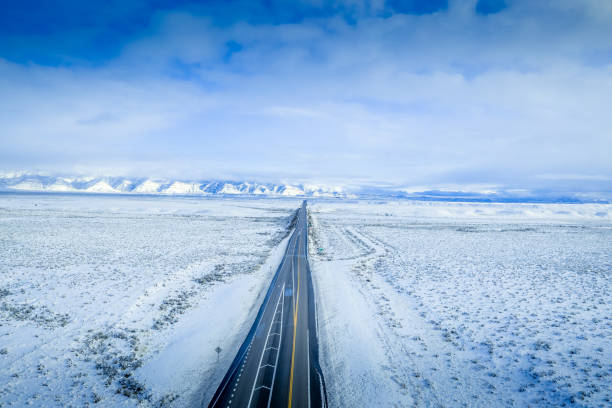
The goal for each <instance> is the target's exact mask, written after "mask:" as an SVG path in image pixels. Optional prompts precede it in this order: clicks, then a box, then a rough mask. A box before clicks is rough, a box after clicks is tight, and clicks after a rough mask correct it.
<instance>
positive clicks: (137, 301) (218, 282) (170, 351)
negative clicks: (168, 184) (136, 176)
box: [0, 194, 299, 407]
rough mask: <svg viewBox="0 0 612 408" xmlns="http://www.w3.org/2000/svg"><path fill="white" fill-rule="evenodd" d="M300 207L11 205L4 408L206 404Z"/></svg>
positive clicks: (1, 226) (233, 203) (1, 343)
mask: <svg viewBox="0 0 612 408" xmlns="http://www.w3.org/2000/svg"><path fill="white" fill-rule="evenodd" d="M298 206H299V201H295V200H294V201H289V200H278V199H277V200H264V199H262V200H248V199H231V200H230V199H225V200H224V199H202V198H197V199H195V198H169V197H165V198H164V197H149V198H146V197H110V196H96V197H93V196H78V195H74V196H70V195H34V194H29V195H28V194H26V195H18V194H17V195H12V194H1V195H0V406H15V407H21V406H26V405H31V406H45V407H67V406H75V407H81V406H90V405H91V406H94V404H98V406H125V407H130V406H159V407H161V406H188V405H191V404H193V403H194V402H198V401H202V400H206V399H207V398H209V396H210V395H211V394H210V393H211V392H214V389H215V387H216V385H217V383H218V381H219V379H220V378H221V377H222V376H223V374H224V371H225V367H227V366H228V365H229V362H230V361H231V360H232V359H233V357H234V354H235V352H236V350H237V348H238V347H239V343H240V341H242V339H243V338H244V334H245V333H246V331H247V330H248V328H249V326H250V322H251V320H252V317H253V316H254V313H255V312H256V308H255V307H254V305H255V304H256V303H258V302H257V299H258V297H260V296H261V295H262V294H263V292H264V290H265V289H266V288H267V285H268V283H269V278H270V276H271V272H272V271H273V269H274V268H275V266H276V264H277V263H278V261H279V260H280V257H281V256H282V252H283V249H284V245H285V244H286V239H284V237H285V235H286V232H287V230H286V227H287V225H288V222H289V220H290V218H291V217H292V216H293V212H294V211H295V209H296V208H297V207H298ZM216 347H221V349H222V351H221V353H220V354H219V356H217V353H216V352H215V348H216ZM218 358H219V359H220V360H219V361H220V362H217V359H218Z"/></svg>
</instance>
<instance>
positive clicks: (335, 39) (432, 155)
mask: <svg viewBox="0 0 612 408" xmlns="http://www.w3.org/2000/svg"><path fill="white" fill-rule="evenodd" d="M610 95H612V3H610V2H606V1H599V0H541V1H529V0H479V1H471V0H465V1H458V0H448V1H446V0H430V1H418V0H407V1H401V0H388V1H372V2H362V1H357V0H346V1H316V0H313V1H273V0H268V1H260V2H258V1H255V0H250V1H247V0H245V1H243V0H237V1H206V2H193V1H165V0H157V1H149V2H147V1H108V2H103V4H102V2H83V1H66V0H65V1H27V0H26V1H19V2H17V1H15V2H13V1H10V2H7V1H5V2H3V7H2V12H0V105H1V106H0V107H1V108H2V109H0V143H1V144H2V146H3V148H2V149H1V150H0V168H1V169H2V170H20V169H25V170H35V171H44V172H51V173H53V172H58V173H79V174H106V175H135V176H157V177H182V178H186V179H189V178H236V179H243V178H248V179H257V180H263V181H275V182H276V181H309V182H325V183H341V184H393V185H398V186H408V187H418V186H427V187H429V186H438V187H449V188H450V187H457V186H471V187H472V188H475V189H479V188H480V189H489V188H491V189H500V188H504V189H520V188H526V189H535V188H542V189H557V190H563V191H611V190H612V187H611V185H612V160H610V153H611V152H612V115H610V113H609V111H610V106H612V103H611V102H612V97H611V96H610Z"/></svg>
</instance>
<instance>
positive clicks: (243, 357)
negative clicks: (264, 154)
mask: <svg viewBox="0 0 612 408" xmlns="http://www.w3.org/2000/svg"><path fill="white" fill-rule="evenodd" d="M296 236H297V228H295V229H294V230H293V232H292V233H291V236H290V237H289V242H288V243H287V247H286V248H285V255H284V256H283V259H282V260H281V263H280V265H279V266H278V269H277V273H278V275H277V273H275V274H274V276H279V275H280V274H281V272H282V270H283V268H284V267H285V265H286V261H287V255H289V253H288V250H289V247H290V246H291V241H293V242H295V239H296ZM284 287H285V285H284V284H283V288H284ZM269 304H270V302H269V301H268V302H266V305H265V306H264V312H263V313H265V311H266V310H267V309H268V305H269ZM283 304H284V301H283ZM262 316H263V315H262ZM260 324H261V320H260V321H259V322H258V323H257V328H256V329H255V332H257V331H258V330H259V327H260ZM254 338H255V336H253V337H252V338H251V341H250V342H249V347H247V349H246V350H245V352H244V353H243V354H242V357H241V360H242V367H243V369H244V365H245V364H246V359H247V358H248V355H249V353H250V352H251V347H252V346H253V339H254ZM238 367H239V366H238V365H236V366H235V367H234V368H233V369H232V372H231V374H230V375H229V376H228V377H226V378H225V381H224V382H223V383H222V384H223V385H219V387H220V389H221V391H220V392H219V393H218V394H217V398H215V401H214V402H213V403H211V404H210V405H211V406H213V407H214V406H216V405H217V403H218V402H219V399H220V398H221V396H222V395H223V392H224V390H225V388H226V387H227V386H228V384H230V383H231V381H232V377H233V376H234V374H235V373H236V370H237V369H238ZM240 371H242V370H240ZM229 403H231V400H230V401H228V404H229ZM228 406H229V405H228Z"/></svg>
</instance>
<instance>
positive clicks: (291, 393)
mask: <svg viewBox="0 0 612 408" xmlns="http://www.w3.org/2000/svg"><path fill="white" fill-rule="evenodd" d="M299 255H300V249H299V247H298V257H299ZM297 264H298V267H297V276H298V286H297V296H296V301H295V310H294V311H293V349H292V350H291V374H290V376H289V408H291V399H292V398H291V397H292V395H293V366H294V364H295V333H296V331H297V320H298V306H299V304H300V261H299V259H298V263H297Z"/></svg>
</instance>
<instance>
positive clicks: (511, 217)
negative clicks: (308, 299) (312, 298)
mask: <svg viewBox="0 0 612 408" xmlns="http://www.w3.org/2000/svg"><path fill="white" fill-rule="evenodd" d="M310 218H311V230H310V232H311V239H310V251H311V266H312V270H313V274H314V282H315V291H316V292H317V295H318V299H319V303H318V312H317V314H318V325H319V337H320V340H319V344H320V347H321V363H322V366H323V370H324V374H325V379H326V384H327V392H328V397H329V402H330V405H331V406H332V407H339V406H342V407H355V406H360V407H369V406H397V407H399V406H401V407H405V406H425V407H428V406H430V407H438V406H444V407H475V406H479V407H498V406H516V407H526V406H538V407H549V406H555V407H556V406H588V407H610V406H612V402H611V400H612V385H611V384H612V206H610V205H603V204H602V205H598V204H579V205H561V204H537V205H534V204H462V203H431V202H407V201H404V202H398V201H396V202H392V201H391V202H353V203H349V202H317V203H314V204H312V205H311V207H310Z"/></svg>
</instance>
